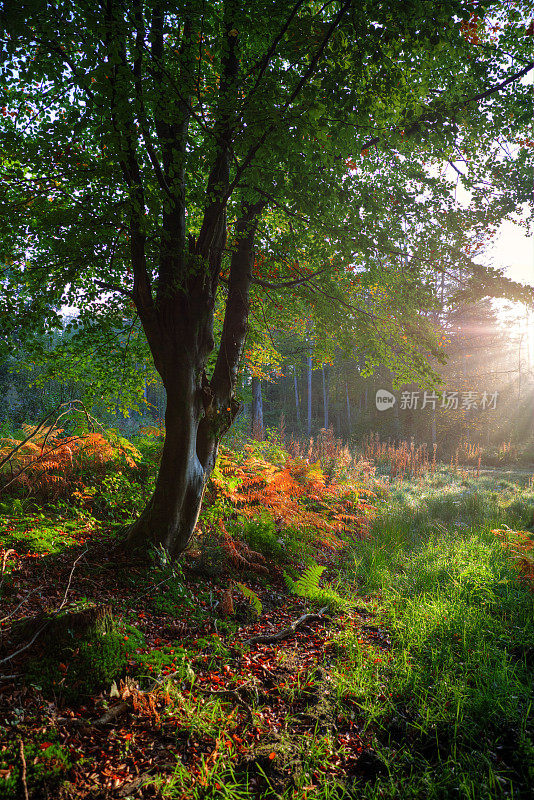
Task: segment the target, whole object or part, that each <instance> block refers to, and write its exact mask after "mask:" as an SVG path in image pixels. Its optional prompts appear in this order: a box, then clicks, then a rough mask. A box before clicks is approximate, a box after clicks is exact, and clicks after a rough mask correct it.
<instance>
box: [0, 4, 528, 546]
mask: <svg viewBox="0 0 534 800" xmlns="http://www.w3.org/2000/svg"><path fill="white" fill-rule="evenodd" d="M529 45H530V39H529V37H528V36H527V35H526V31H525V23H524V17H523V15H522V13H521V10H520V9H515V8H514V9H512V10H509V9H508V10H506V11H504V10H503V9H502V8H501V6H500V4H499V3H494V2H492V0H482V2H465V1H464V0H438V1H437V2H432V3H430V2H425V1H424V0H410V2H402V3H399V2H397V1H396V0H395V1H393V0H391V2H374V1H373V0H371V2H367V3H359V2H358V3H356V2H353V0H345V2H342V1H337V2H328V3H315V2H304V1H303V0H297V2H296V3H294V4H288V3H287V2H284V0H272V1H271V2H270V3H269V4H267V5H266V4H265V3H257V2H251V3H247V4H246V7H244V5H243V4H239V3H237V2H235V0H224V1H222V0H221V2H206V1H205V0H184V2H172V3H171V2H165V1H164V0H146V1H145V0H135V1H134V2H133V3H131V4H130V3H128V4H127V3H124V2H122V0H107V2H105V3H102V4H98V5H96V6H95V4H94V3H86V2H74V3H72V2H69V3H63V2H43V1H42V0H36V1H35V2H28V3H22V4H12V3H9V2H6V3H4V4H3V36H2V48H3V52H4V66H3V73H2V75H3V77H2V94H3V102H2V114H3V124H2V130H1V139H0V159H1V169H2V177H3V188H2V193H1V198H0V202H1V206H2V215H3V219H4V225H3V229H2V241H1V245H2V260H3V262H4V264H5V266H4V269H3V275H2V283H3V288H4V293H3V298H2V309H1V313H2V320H3V328H4V333H5V336H6V337H7V340H9V336H10V335H11V333H10V331H11V332H12V331H15V332H17V331H18V333H19V335H20V331H21V328H24V329H25V330H26V331H27V330H28V328H29V327H30V326H31V327H32V328H33V330H34V331H36V332H37V333H39V335H42V334H43V332H44V331H45V330H47V329H49V327H50V325H54V324H56V325H59V324H60V323H61V317H62V309H63V308H64V307H65V306H68V307H75V308H76V309H77V310H78V311H79V315H78V317H77V319H76V320H75V321H74V323H73V326H74V327H75V326H79V327H80V333H79V335H77V336H76V335H75V336H74V337H73V339H72V340H71V341H72V342H75V343H76V342H77V343H79V345H80V347H81V348H82V349H83V352H84V353H85V354H87V349H88V339H87V331H88V330H89V331H94V332H98V335H97V336H93V337H92V341H93V342H94V344H95V347H96V344H97V342H98V341H100V342H101V344H102V345H103V347H104V349H105V348H108V349H109V341H110V336H112V335H113V332H114V331H115V332H116V331H117V328H121V327H122V329H123V330H127V329H128V326H129V325H131V324H134V317H138V319H139V322H140V325H141V326H142V329H143V332H144V336H145V337H146V341H147V345H148V349H149V351H150V353H151V357H152V359H153V362H154V365H155V368H156V370H157V371H158V372H159V374H160V376H161V378H162V381H163V384H164V386H165V388H166V391H167V397H168V402H167V440H166V445H165V450H164V456H163V459H162V465H161V470H160V479H159V481H158V484H157V487H156V492H155V495H154V498H153V499H152V501H151V504H150V506H149V508H148V509H147V513H146V514H145V515H144V518H143V519H142V520H141V521H140V523H139V525H138V526H137V527H136V529H135V531H134V533H133V538H134V539H135V541H141V540H146V539H147V538H151V537H152V538H156V540H158V541H161V542H163V544H164V545H165V546H168V547H169V549H170V550H171V552H179V551H180V550H181V549H182V548H183V547H184V546H185V544H186V542H187V540H188V538H189V536H190V534H191V531H192V526H194V522H195V520H196V517H197V515H198V508H199V504H200V502H201V498H202V493H203V489H204V486H205V480H206V476H207V475H208V474H209V471H210V470H211V469H212V468H213V465H214V460H215V456H216V452H217V446H218V442H219V440H220V437H221V435H222V434H223V433H224V431H225V430H226V429H227V428H228V427H229V425H231V423H232V420H233V418H234V417H235V414H236V412H237V408H238V402H237V399H236V385H237V383H236V381H237V375H238V371H239V368H240V364H241V361H242V356H243V351H244V350H245V349H246V338H247V334H249V332H251V331H252V333H253V331H254V329H256V331H257V334H258V335H257V336H256V338H257V339H258V338H261V335H262V331H263V335H265V332H266V331H267V329H268V328H269V326H278V327H280V326H281V327H284V326H287V325H288V324H291V325H295V324H296V325H297V326H299V325H300V326H301V328H302V330H303V331H304V330H306V331H308V332H309V331H310V330H312V331H313V335H314V336H315V338H316V339H317V341H319V342H320V343H321V346H322V347H323V349H324V350H325V352H326V351H327V350H328V348H329V347H330V348H331V347H332V343H333V342H335V345H336V346H340V345H343V344H345V345H346V346H349V345H350V344H351V343H354V342H355V341H357V342H358V343H359V346H360V348H361V350H362V354H363V357H364V359H365V361H366V363H367V364H368V367H369V368H372V366H373V365H374V364H376V363H379V362H380V363H383V364H386V365H387V366H388V367H389V368H390V369H392V370H393V371H394V372H395V373H396V374H397V375H398V376H399V379H407V377H409V376H413V375H417V376H418V377H419V378H421V379H423V380H431V379H432V371H431V369H430V367H429V366H428V361H427V358H426V357H427V356H428V354H433V355H434V356H439V347H438V342H437V340H436V338H435V337H434V335H433V334H432V331H431V327H430V317H429V314H428V311H429V310H430V309H431V308H432V306H433V303H434V301H435V298H434V296H433V285H434V284H433V281H434V278H435V273H436V269H438V270H444V269H446V268H447V259H454V257H455V253H454V250H450V249H449V251H447V245H448V240H451V239H452V236H451V231H455V237H456V239H459V240H460V245H461V247H463V248H465V247H471V248H474V247H476V244H477V241H478V240H479V239H480V237H481V236H482V235H484V232H485V231H487V230H488V227H490V226H492V225H493V226H495V225H496V224H497V223H498V221H499V220H500V219H501V218H502V217H503V215H505V214H506V213H509V212H510V211H512V210H515V208H516V207H517V203H518V202H521V199H522V198H523V197H524V196H525V195H524V191H525V190H524V188H523V187H524V185H525V180H524V179H523V178H521V179H520V180H519V179H518V180H514V177H515V176H514V175H512V180H510V176H509V175H508V174H507V173H506V165H507V162H506V158H507V156H501V155H500V154H499V147H501V148H502V147H503V144H502V143H503V142H504V143H506V144H507V145H510V146H512V145H514V146H519V147H521V148H522V149H521V155H520V156H519V158H516V159H515V161H514V163H515V167H514V169H515V170H516V171H517V172H518V174H519V173H520V174H521V175H524V174H525V165H526V163H527V161H528V159H529V158H530V153H531V150H530V145H527V146H523V145H520V144H517V142H518V139H520V137H521V135H522V132H523V130H524V128H525V125H526V123H527V117H528V119H530V117H529V116H528V115H529V113H530V112H529V105H530V104H529V90H528V87H526V86H524V85H523V84H522V83H521V78H522V76H524V75H526V74H528V72H529V71H530V70H532V69H533V68H534V62H532V61H531V60H529V56H528V53H529ZM523 141H524V140H523ZM504 149H505V148H504ZM459 161H463V162H464V163H465V165H466V166H465V172H464V174H463V176H462V181H463V182H464V183H465V185H466V187H467V188H469V189H470V191H471V193H472V202H471V205H470V206H469V208H466V209H464V211H463V212H461V213H460V214H459V212H458V211H456V210H455V201H454V196H453V194H452V192H451V181H450V171H451V170H453V171H455V172H456V173H458V172H462V170H460V168H459V167H458V162H459ZM445 169H448V170H449V172H448V173H447V172H446V171H444V170H445ZM490 173H491V175H492V176H493V180H492V185H493V186H494V187H495V190H494V191H492V192H491V193H488V192H487V191H486V189H485V188H484V187H485V184H484V181H485V180H486V179H487V176H488V174H490ZM433 244H435V246H434V247H433V246H432V245H433ZM444 254H445V257H444ZM436 255H438V256H439V258H438V259H436ZM251 303H252V315H250V310H251ZM251 320H252V321H253V323H254V324H252V325H250V321H251ZM332 331H335V335H332ZM252 338H254V337H253V336H252ZM28 347H31V345H30V343H29V344H28Z"/></svg>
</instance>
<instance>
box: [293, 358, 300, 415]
mask: <svg viewBox="0 0 534 800" xmlns="http://www.w3.org/2000/svg"><path fill="white" fill-rule="evenodd" d="M293 388H294V390H295V409H296V412H297V428H300V399H299V384H298V378H297V367H296V366H294V367H293Z"/></svg>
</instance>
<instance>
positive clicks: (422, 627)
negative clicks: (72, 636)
mask: <svg viewBox="0 0 534 800" xmlns="http://www.w3.org/2000/svg"><path fill="white" fill-rule="evenodd" d="M519 480H525V479H524V478H518V481H519ZM70 513H71V517H70V518H69V512H68V511H67V510H65V511H64V512H61V513H53V512H48V511H46V510H44V511H43V512H37V511H35V513H33V511H32V513H31V516H30V517H28V516H27V515H22V514H16V513H15V514H13V513H11V514H8V515H6V516H5V517H4V522H5V523H6V524H5V529H4V531H5V532H4V537H3V539H2V542H3V545H4V547H8V546H12V547H14V548H15V549H16V551H17V552H18V553H21V554H22V553H24V552H28V553H30V554H31V553H34V552H35V553H39V554H40V555H41V556H42V558H41V559H31V561H32V563H33V562H35V565H36V567H37V566H38V565H39V561H40V560H42V562H43V569H44V570H45V572H46V574H48V573H47V570H48V571H49V570H52V571H53V570H54V569H55V568H56V567H55V566H54V565H57V564H59V563H60V560H61V558H63V560H64V562H65V563H64V565H63V567H62V569H63V572H64V574H68V571H69V569H70V563H71V561H72V558H70V557H68V556H67V553H68V552H69V550H70V551H73V550H74V551H75V552H76V553H78V552H79V551H80V550H81V546H82V545H83V546H84V547H85V539H86V537H89V535H90V533H91V531H93V533H94V531H96V532H97V533H98V532H99V531H100V528H99V524H97V523H96V521H95V522H94V524H93V523H91V519H90V518H89V516H87V519H85V518H84V519H81V518H79V517H77V516H72V512H70ZM77 513H78V512H77ZM533 513H534V491H533V489H532V487H530V488H529V487H528V486H527V487H525V486H523V487H522V486H521V485H520V484H519V483H518V482H514V481H511V480H509V479H508V478H506V479H505V478H501V477H499V476H498V475H493V476H486V475H484V476H482V477H480V478H479V479H475V478H470V477H467V476H466V475H462V474H457V473H454V472H451V471H449V470H447V469H443V470H437V471H436V473H435V474H434V475H430V474H427V475H426V476H424V477H422V478H420V479H419V480H418V481H414V482H404V483H403V484H401V485H395V486H394V487H393V488H392V490H391V492H390V495H389V498H388V500H387V501H386V502H385V503H382V505H381V511H380V512H379V514H378V516H377V517H376V519H375V520H374V522H373V524H372V528H371V531H370V535H369V538H368V539H364V540H362V541H354V542H351V544H350V545H348V546H347V547H345V548H344V549H343V550H342V551H337V552H338V553H339V555H338V556H336V558H339V561H338V562H336V560H335V559H334V558H332V556H331V554H330V556H329V559H328V561H327V564H328V566H327V569H326V571H325V578H326V580H325V581H322V578H321V575H320V574H318V575H317V580H315V579H314V580H313V581H311V580H310V585H311V587H312V590H310V591H308V592H306V591H304V592H303V594H304V595H305V596H304V597H303V598H301V597H299V598H296V597H293V598H287V596H285V595H284V594H283V587H282V586H281V584H280V585H278V584H273V585H270V584H268V585H266V586H264V587H261V586H260V585H259V583H257V582H256V583H252V584H251V585H253V586H254V590H255V591H257V592H258V594H259V595H260V597H261V602H262V604H263V610H262V613H261V615H260V617H259V620H258V619H257V616H256V615H255V614H253V613H252V611H251V609H250V608H249V607H248V605H249V604H248V601H247V600H246V599H245V598H244V597H240V596H239V594H238V593H237V594H236V595H234V601H235V604H236V608H239V609H240V611H239V614H240V615H241V616H239V614H238V615H237V616H236V617H235V618H234V617H231V618H229V619H221V618H220V617H219V610H220V599H221V591H222V589H221V587H218V586H217V585H216V582H215V581H207V582H205V581H199V579H198V576H197V577H194V579H193V580H192V576H191V575H190V574H189V573H188V572H187V569H186V568H185V567H184V569H183V570H182V569H181V567H180V566H177V565H172V564H170V563H168V562H167V561H166V560H165V558H164V557H163V556H164V554H157V553H156V554H154V558H153V562H152V564H149V565H147V566H146V568H139V569H138V570H137V571H136V572H135V573H134V574H132V573H131V572H129V571H128V570H124V571H121V570H118V569H113V570H111V571H110V570H109V569H108V568H107V567H106V564H105V548H106V546H107V545H106V542H107V541H108V540H109V539H104V540H103V542H102V545H101V550H98V551H97V553H96V555H92V556H91V559H92V560H91V561H90V563H89V562H88V563H87V564H85V562H82V563H81V564H80V567H79V570H78V571H77V572H76V573H75V575H74V581H73V586H72V590H71V591H72V598H71V602H74V601H75V600H76V598H77V602H82V600H85V593H86V592H87V593H90V591H91V587H92V586H93V584H94V583H95V579H98V587H97V591H99V592H102V590H103V589H105V591H106V592H107V594H106V597H108V598H109V601H110V602H112V603H113V606H114V609H115V613H116V614H117V616H118V617H121V618H122V621H123V623H129V624H131V625H135V626H136V628H138V629H139V631H140V633H139V635H138V638H136V636H135V635H133V636H131V637H130V638H131V643H130V644H131V645H132V646H131V648H130V647H129V650H130V652H129V653H128V669H127V672H128V674H129V676H130V678H131V679H132V680H136V681H138V686H139V687H140V688H139V694H138V700H139V703H141V706H143V703H145V705H144V706H143V708H144V709H145V710H144V711H143V710H142V709H141V711H138V712H137V715H136V714H132V716H131V718H130V721H129V722H128V723H124V724H123V727H121V724H122V723H120V722H118V723H117V724H116V725H115V726H111V727H110V728H109V729H106V730H105V731H102V732H101V733H100V734H98V733H95V731H94V730H93V732H92V733H91V736H90V738H88V740H87V741H86V740H85V739H79V738H77V737H79V736H81V735H82V734H79V733H78V730H79V729H78V728H74V729H73V730H74V732H73V734H72V738H71V739H69V743H70V744H69V746H70V747H71V748H72V747H73V746H75V747H77V748H79V749H78V750H76V753H77V756H76V758H77V759H79V764H78V769H79V770H80V769H81V771H80V772H79V775H80V776H81V784H76V787H74V788H72V790H71V794H69V793H68V792H67V793H66V794H65V797H74V796H76V797H78V796H91V794H90V792H91V791H93V789H94V787H93V788H87V786H86V784H84V783H83V780H85V779H84V778H83V776H84V775H85V774H86V773H87V774H90V772H91V771H92V769H93V768H92V767H91V769H89V767H87V770H86V773H84V772H83V766H82V767H81V768H80V764H82V765H83V763H84V762H83V759H84V758H88V762H87V763H89V762H91V763H92V759H93V757H94V756H91V755H88V754H90V753H91V750H90V748H91V747H92V746H93V745H92V744H91V743H90V742H91V740H92V737H94V736H95V735H96V736H98V735H100V736H101V737H102V739H101V740H100V745H99V747H100V748H103V747H104V741H105V742H106V744H105V747H106V748H108V745H109V751H107V752H109V753H110V754H111V753H115V755H108V756H107V758H108V759H115V761H113V763H115V762H116V765H124V764H125V763H128V764H129V765H130V767H131V770H132V769H133V766H132V765H133V764H134V763H135V764H136V769H137V768H139V773H141V774H143V770H144V769H146V770H147V772H146V776H145V777H146V781H147V782H146V784H145V785H144V786H143V787H141V793H142V792H143V791H145V788H146V791H148V792H153V793H154V794H155V796H156V797H162V798H163V797H164V798H168V800H182V798H188V800H189V798H191V800H206V799H207V798H212V800H258V798H271V799H272V800H274V799H275V798H277V800H280V798H282V800H300V798H307V800H342V798H347V800H348V798H366V799H367V800H378V798H391V800H393V798H399V800H400V798H403V800H404V798H410V800H412V798H413V800H417V799H418V798H421V800H423V798H424V799H425V800H426V799H427V798H429V800H448V799H449V798H461V799H462V800H493V799H494V798H514V799H517V798H519V799H520V800H522V799H523V798H524V799H525V800H526V798H530V797H532V789H531V786H532V785H533V784H534V713H533V707H534V593H533V592H532V591H531V589H529V588H528V587H527V586H525V585H522V584H521V582H520V581H519V579H518V573H517V571H516V569H515V567H514V564H513V562H512V560H511V558H510V555H509V553H508V552H507V551H505V550H504V549H503V547H502V545H501V543H500V541H499V539H498V538H497V537H496V536H495V535H494V534H493V533H492V530H493V529H501V528H503V527H505V526H509V527H510V528H512V529H516V530H527V529H528V528H529V526H530V525H531V524H532V521H533ZM89 523H91V524H93V527H92V529H91V531H90V530H89V527H90V524H89ZM262 525H263V523H262V521H261V520H260V521H259V522H258V524H257V525H256V526H254V525H250V526H249V528H250V529H249V533H250V532H252V533H250V535H251V537H252V536H253V535H254V536H255V537H256V539H257V540H258V541H259V542H260V544H262V543H265V542H266V544H265V549H266V550H267V546H268V545H270V544H272V543H271V538H272V536H271V533H272V532H271V530H270V529H265V530H264V528H265V526H264V525H263V527H262ZM87 526H89V527H87ZM86 527H87V530H86ZM103 532H104V533H105V531H103ZM99 535H100V534H99ZM106 535H108V534H106ZM264 540H265V542H264ZM254 544H257V542H256V540H254ZM62 551H64V556H61V553H62ZM58 554H59V555H58ZM99 554H100V555H99ZM87 558H89V556H87ZM58 559H59V560H58ZM16 563H17V562H16V561H15V560H14V559H13V560H10V561H9V563H8V567H10V566H11V565H12V564H16ZM28 563H29V562H28ZM61 563H63V562H61ZM84 564H85V566H84ZM99 564H100V568H101V569H102V570H103V572H102V574H100V573H99V572H98V570H97V566H98V565H99ZM302 569H303V566H302V564H301V565H300V570H295V575H294V577H295V579H297V578H298V576H299V575H300V576H302V574H303V573H302ZM322 569H323V567H322V566H319V565H315V572H317V571H319V573H320V572H321V571H322ZM106 570H107V571H106ZM308 570H311V572H313V565H311V566H310V565H309V566H308ZM43 574H45V573H43ZM54 574H55V573H54ZM26 577H27V576H26V575H25V573H24V572H20V573H19V572H17V571H14V572H13V573H10V574H9V575H8V576H7V578H9V580H11V578H13V585H12V586H11V584H10V583H9V581H8V582H4V590H7V589H8V588H9V591H10V592H11V594H13V592H14V591H16V589H17V587H18V586H19V584H20V583H21V581H23V580H25V579H26ZM252 580H253V579H252ZM320 580H321V581H322V582H321V583H320V584H319V581H320ZM294 582H295V583H296V582H297V581H296V580H295V581H294ZM64 583H65V578H64V577H63V579H62V580H60V581H59V585H60V586H63V585H64ZM289 583H291V582H289ZM304 583H306V581H304ZM95 585H96V584H95ZM317 586H319V589H321V587H322V589H321V591H320V592H319V594H317V595H316V596H314V594H313V590H317ZM328 592H330V594H331V595H332V596H333V595H335V598H337V599H339V600H340V601H341V602H336V603H329V605H330V610H329V612H328V613H329V614H330V622H329V624H328V625H327V627H326V628H325V629H323V628H322V627H321V626H319V627H318V629H317V626H315V628H314V627H313V626H312V627H310V628H309V629H307V630H300V631H299V633H298V635H297V636H296V637H295V638H293V639H289V640H286V641H284V642H280V643H279V644H277V645H276V646H275V647H271V648H269V647H267V648H265V647H264V646H260V647H257V646H256V647H255V646H253V647H250V648H249V647H247V646H246V645H245V644H244V640H245V639H246V638H248V636H249V635H250V634H251V633H255V632H256V629H255V627H254V626H255V625H258V626H260V630H261V626H262V625H267V628H268V629H269V630H270V629H272V628H273V627H276V628H283V627H285V626H286V625H287V624H288V623H289V622H291V621H292V620H294V619H296V618H297V617H298V616H299V615H300V614H301V613H302V612H303V610H309V609H310V607H314V606H317V607H319V606H320V605H324V604H325V593H328ZM6 596H7V592H6ZM10 596H11V595H10ZM128 598H130V599H128ZM345 599H348V600H349V601H350V602H345ZM288 600H289V601H291V603H294V605H289V606H287V605H286V604H287V602H288ZM13 602H14V601H13ZM121 608H122V611H121ZM266 621H267V622H266ZM180 626H182V627H181V628H180ZM130 633H134V632H132V631H131V630H129V631H128V636H130ZM126 638H128V637H123V639H124V641H125V642H126ZM67 666H68V669H69V670H70V669H71V664H70V662H69V664H68V665H67ZM72 668H73V667H72ZM169 673H173V674H174V677H173V679H172V680H171V679H169V678H163V676H164V675H165V674H169ZM122 676H123V675H122V673H118V674H117V676H116V677H113V679H114V680H116V682H117V684H118V685H119V688H120V686H121V681H120V678H121V677H122ZM33 677H34V679H35V680H34V681H33V683H34V684H35V683H36V682H37V679H38V667H36V674H35V675H34V676H33ZM111 677H112V676H111V674H110V676H107V675H106V681H107V684H109V683H110V681H111ZM155 678H161V679H162V682H161V690H158V691H157V692H156V693H155V694H154V696H153V698H152V701H153V703H154V704H155V705H154V706H153V707H152V708H149V705H147V703H148V701H149V699H150V696H149V694H145V695H144V700H143V694H142V693H143V692H145V693H146V692H149V687H150V686H151V685H152V683H153V681H154V679H155ZM102 686H103V688H102V693H101V694H99V695H98V694H96V693H95V697H93V698H92V699H89V700H84V703H85V709H84V710H83V711H81V712H78V709H77V707H76V704H74V706H73V708H74V709H75V711H74V713H76V714H77V713H80V714H81V715H82V716H83V715H85V716H89V717H93V718H97V717H98V716H99V714H100V713H101V712H102V710H104V709H105V708H106V705H103V703H104V702H105V703H107V700H106V699H105V698H106V697H107V694H108V693H109V686H108V687H107V688H106V685H105V682H104V683H103V684H102ZM37 688H39V687H37ZM221 688H224V689H228V690H229V691H230V696H228V693H227V694H224V692H223V693H221V691H220V690H221ZM24 691H25V692H26V694H25V698H26V699H25V700H24V702H29V701H28V699H27V698H30V699H31V697H32V696H33V695H32V692H33V693H34V694H35V692H36V687H35V685H33V686H32V685H29V687H27V688H26V689H25V690H24ZM136 691H137V690H136ZM236 691H239V692H240V695H239V697H240V699H241V702H240V703H237V701H236V699H235V697H234V698H232V696H231V695H232V692H233V693H234V695H236ZM99 692H100V689H99ZM4 696H5V695H4ZM18 697H19V696H18V695H17V694H16V693H15V694H14V698H15V701H16V702H17V703H20V704H22V702H23V700H22V699H16V698H18ZM139 698H140V699H139ZM35 701H36V703H38V704H39V705H35V706H34V707H33V708H34V711H33V712H32V713H34V715H35V716H34V717H31V719H32V720H33V719H34V720H35V721H34V722H32V723H31V726H28V728H27V730H26V736H27V743H28V748H29V751H28V752H29V753H33V751H32V749H31V748H32V747H33V746H34V743H33V742H32V741H31V740H30V736H32V735H33V732H34V731H37V730H42V729H44V723H45V722H46V720H43V718H42V716H39V715H41V714H42V710H41V709H42V708H43V707H44V706H43V704H42V702H41V698H40V695H39V694H38V693H37V694H35ZM0 702H1V698H0ZM32 702H33V701H32ZM243 703H244V704H245V705H243ZM247 707H248V711H249V712H250V713H245V709H246V708H247ZM15 710H16V709H15ZM61 713H62V714H63V713H65V712H64V710H62V712H61ZM6 719H7V713H6ZM28 719H30V717H29V716H28ZM47 724H48V723H47ZM2 730H4V731H7V728H4V729H2ZM82 730H83V729H82ZM0 732H2V731H1V730H0ZM51 741H52V740H51ZM53 741H54V742H55V740H53ZM36 742H37V746H39V743H38V740H37V739H36ZM84 748H88V749H84ZM113 748H115V749H113ZM165 748H167V749H168V753H169V755H168V756H166V758H167V761H166V762H165V764H163V765H160V766H158V767H155V766H150V767H149V768H145V767H143V763H144V762H143V758H145V756H144V755H143V753H145V754H146V753H152V752H155V753H163V752H164V751H165ZM11 749H13V748H11ZM39 752H40V750H39ZM65 752H66V751H65ZM73 752H74V751H73ZM52 753H55V751H53V750H50V754H52ZM162 757H163V756H162ZM18 758H19V757H18V755H17V752H15V750H13V752H11V750H6V751H4V754H3V756H2V762H1V763H0V767H1V768H2V769H4V771H5V772H6V775H7V778H6V781H10V783H9V785H8V784H7V783H6V786H7V785H8V787H11V788H10V790H12V791H14V792H16V791H18V790H19V789H20V774H19V773H20V769H19V764H18V760H17V759H18ZM39 759H41V756H39ZM39 759H38V761H37V762H36V763H37V764H39V763H40V761H39ZM54 763H55V762H54ZM110 763H112V762H111V761H110ZM158 763H159V762H158ZM58 765H59V766H57V769H55V767H54V770H55V771H51V772H50V774H49V773H48V772H47V773H46V775H45V777H42V776H41V775H40V774H39V775H37V773H36V776H35V781H34V777H33V774H32V776H31V780H32V782H33V781H34V782H35V786H36V787H37V786H39V787H42V786H45V787H47V786H48V785H50V786H53V787H54V791H55V787H56V785H57V783H58V782H60V781H64V780H65V775H66V773H67V770H68V767H69V765H68V764H67V762H66V761H65V763H63V761H61V760H60V761H58ZM130 767H129V768H130ZM117 769H118V767H117ZM47 770H48V762H47ZM110 770H111V767H110ZM52 772H53V774H52ZM119 772H120V770H119ZM69 774H71V773H69ZM0 777H1V776H0ZM109 780H112V778H109ZM110 786H111V784H110ZM84 787H85V788H84ZM82 790H83V792H86V793H85V794H83V793H82V794H79V793H80V792H82ZM107 790H110V791H111V789H110V787H109V786H107V788H106V791H107ZM135 791H137V789H135ZM135 791H132V794H133V795H135ZM87 792H88V793H87ZM0 793H1V783H0ZM8 796H9V795H8ZM14 796H16V795H14ZM36 796H38V795H36ZM148 796H152V795H150V794H149V795H148Z"/></svg>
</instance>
